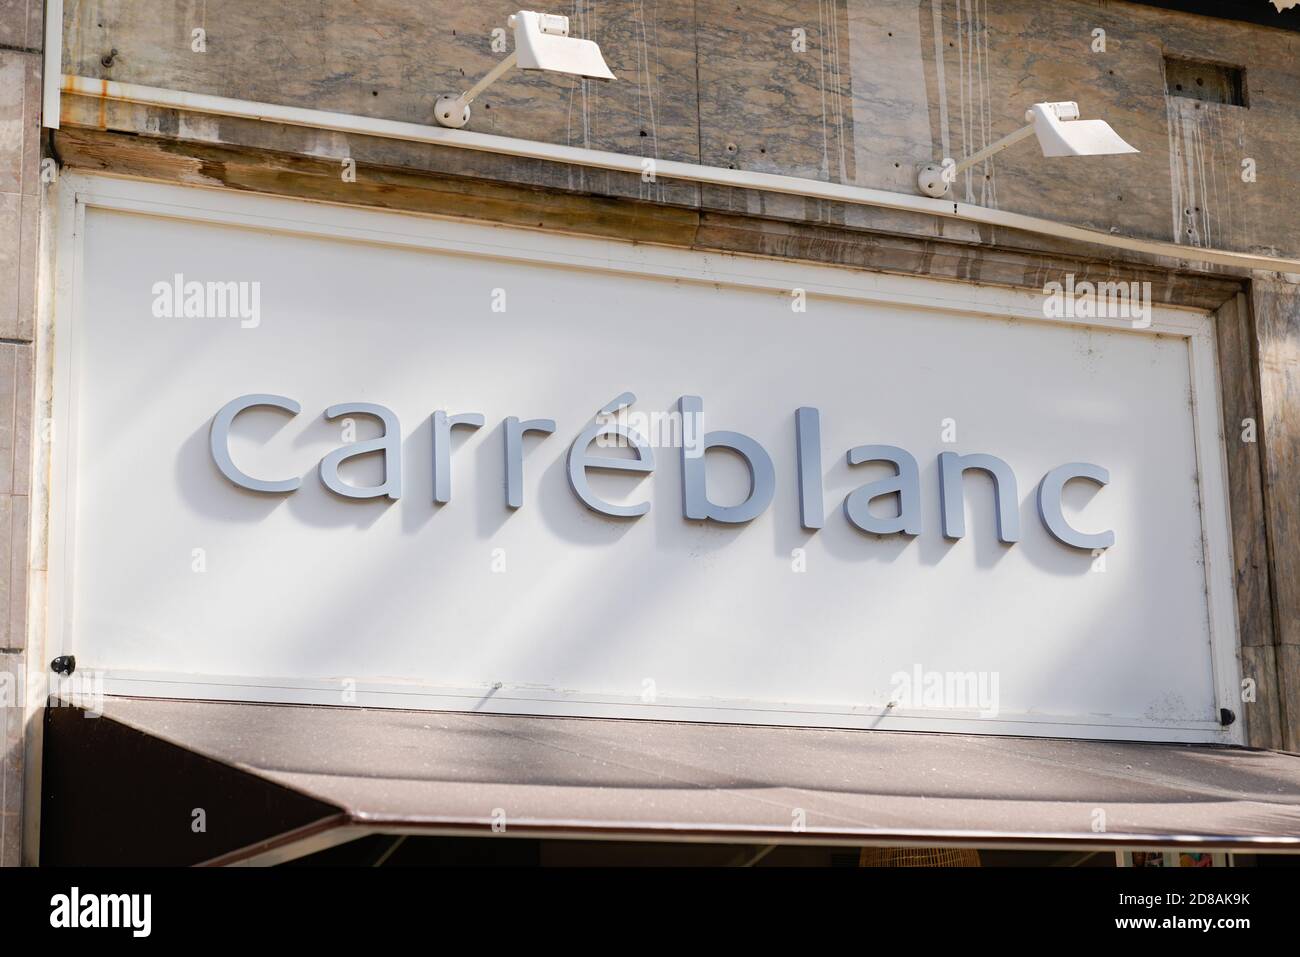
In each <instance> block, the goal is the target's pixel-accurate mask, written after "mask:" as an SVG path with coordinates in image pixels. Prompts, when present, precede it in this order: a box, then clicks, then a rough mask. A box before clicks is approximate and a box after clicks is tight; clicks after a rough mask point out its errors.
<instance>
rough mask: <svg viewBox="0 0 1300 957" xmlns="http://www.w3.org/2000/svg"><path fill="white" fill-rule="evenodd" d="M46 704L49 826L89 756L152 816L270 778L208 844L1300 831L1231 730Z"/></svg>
mask: <svg viewBox="0 0 1300 957" xmlns="http://www.w3.org/2000/svg"><path fill="white" fill-rule="evenodd" d="M48 714H49V718H48V720H47V739H46V754H47V757H46V762H47V764H46V773H45V776H44V780H45V789H44V790H45V793H46V796H47V797H46V809H45V813H44V815H43V823H44V825H45V826H47V827H48V826H49V824H50V814H51V812H53V813H54V814H56V815H57V814H59V813H60V812H59V805H60V801H62V802H63V805H64V810H65V811H67V810H75V811H76V813H77V814H90V813H94V811H93V808H94V802H91V803H90V806H89V807H81V806H80V805H77V806H76V807H75V808H73V807H72V805H74V804H76V802H75V801H70V798H69V795H68V794H67V793H66V792H68V791H69V790H71V789H74V788H82V787H85V786H87V785H86V783H85V782H82V781H79V780H78V776H79V775H82V776H84V773H85V771H86V768H85V767H84V765H86V764H87V763H89V764H90V765H91V767H92V769H93V767H94V766H95V764H94V763H95V761H97V760H103V761H109V763H108V765H107V766H109V767H115V768H117V769H118V771H119V773H120V774H122V775H124V776H125V778H126V779H127V780H134V781H135V785H134V786H135V788H136V789H137V790H140V791H152V792H154V793H156V794H157V795H158V796H159V800H162V801H164V802H166V801H168V800H170V797H169V795H170V794H172V793H173V792H179V793H178V794H177V797H176V807H177V808H178V809H179V810H166V809H165V808H164V809H155V810H152V811H148V812H147V814H146V817H147V818H150V819H155V818H156V817H157V815H158V814H175V813H180V812H182V811H184V812H185V813H186V814H188V813H189V811H187V810H186V809H187V808H191V807H195V806H201V805H197V804H195V803H194V802H195V801H196V800H198V798H197V797H195V796H194V793H193V792H194V791H195V790H200V791H201V790H203V789H204V788H206V789H208V790H210V791H213V792H217V791H220V790H222V787H223V785H218V784H217V783H215V782H216V781H217V780H219V779H220V778H221V774H220V772H221V771H222V770H223V769H224V770H226V771H227V772H228V774H229V775H234V776H237V779H238V781H240V782H242V783H241V787H243V788H244V789H245V790H246V789H247V788H249V787H253V788H257V787H260V788H262V789H263V791H262V792H259V793H258V795H257V796H250V795H249V794H247V793H244V792H243V791H240V790H239V789H238V788H236V789H235V790H234V791H232V792H231V793H232V795H233V799H237V800H236V804H234V805H232V809H230V810H225V811H222V812H221V813H222V814H223V815H225V817H226V818H230V817H231V816H232V815H233V816H238V815H239V813H240V809H241V808H243V807H244V806H245V805H247V804H249V803H250V802H252V803H253V804H256V805H257V807H258V808H266V809H268V812H267V813H268V816H267V819H266V821H265V827H264V830H265V832H266V833H264V834H262V835H259V836H258V837H257V838H256V839H255V840H252V841H247V842H246V843H244V844H241V845H239V846H225V845H222V844H221V843H220V842H215V843H212V842H210V843H209V844H207V845H206V846H205V847H204V848H203V853H204V854H205V855H206V856H205V857H203V858H202V859H218V860H220V861H221V862H222V863H229V862H235V861H238V860H241V859H245V858H251V857H255V856H259V855H260V856H262V857H263V858H264V859H265V860H275V859H277V858H278V857H286V856H292V854H293V853H296V852H295V851H291V850H286V848H290V847H299V848H300V849H314V848H315V847H317V846H325V845H327V844H328V843H331V842H334V841H337V840H341V839H346V838H349V837H354V836H358V835H360V834H363V833H366V832H368V831H381V832H389V833H400V832H410V833H430V834H459V835H473V834H482V835H484V836H488V835H490V834H492V833H493V832H492V824H493V822H494V820H496V821H498V822H499V821H500V819H501V817H502V815H504V822H505V826H506V832H507V833H508V834H510V835H514V836H531V837H537V836H566V837H581V836H601V837H619V838H632V839H651V840H718V841H744V842H761V843H779V842H783V841H819V842H828V843H843V844H881V845H893V844H928V845H945V846H951V845H963V844H965V845H974V846H985V847H987V846H1001V847H1049V846H1050V847H1085V846H1087V847H1094V848H1095V847H1104V846H1114V847H1134V846H1146V847H1154V846H1160V847H1172V846H1182V847H1198V848H1214V849H1224V850H1236V851H1242V852H1247V851H1261V850H1289V851H1296V852H1300V756H1296V755H1292V754H1283V753H1278V752H1270V751H1255V750H1248V749H1244V748H1224V747H1214V746H1208V745H1207V746H1201V745H1174V744H1149V743H1125V742H1103V741H1077V740H1058V739H1044V738H1006V737H989V736H975V735H956V734H921V733H902V732H882V731H827V730H817V729H808V728H761V727H748V726H734V725H704V724H679V723H668V722H658V721H632V720H622V721H620V720H605V719H577V718H552V717H513V716H504V715H489V714H464V713H441V712H412V711H389V710H371V709H358V708H346V707H299V706H285V705H266V704H236V703H226V702H210V701H175V700H158V699H134V698H108V699H107V700H106V702H105V705H104V714H103V716H102V717H99V718H93V719H92V718H86V717H83V716H82V715H81V713H80V712H78V711H76V710H75V709H72V708H68V707H63V708H51V709H50V711H49V712H48ZM148 742H153V743H154V748H155V749H157V748H160V749H163V750H164V751H165V754H164V756H162V757H159V756H157V755H153V754H152V753H151V752H152V749H151V747H150V745H149V743H148ZM133 762H134V764H136V765H139V767H138V768H133ZM196 762H197V763H196ZM105 773H108V772H105ZM200 781H203V782H208V783H205V784H203V785H202V787H200V786H199V783H198V782H200ZM98 786H99V787H101V788H102V787H106V786H117V785H110V784H107V783H104V782H101V783H100V785H98ZM224 787H226V789H227V790H229V789H230V787H231V786H230V785H224ZM51 788H62V789H63V790H64V792H65V793H64V794H61V795H60V794H54V793H53V792H52V791H51ZM212 800H214V798H213V797H212V796H211V795H209V802H211V801H212ZM259 802H260V803H259ZM278 802H288V803H290V804H293V805H294V809H293V813H287V812H281V813H279V814H278V816H276V815H275V814H271V813H270V810H269V809H273V808H278V807H279V803H278ZM83 803H84V802H83ZM1099 812H1101V813H1100V814H1099ZM259 813H260V812H259ZM1102 815H1104V817H1103V816H1102ZM65 816H66V815H65ZM207 817H208V820H209V821H212V820H213V819H214V813H213V812H212V811H209V812H208V815H207ZM254 817H256V815H254ZM272 819H274V820H272ZM115 826H117V827H123V826H128V827H129V824H128V823H127V822H124V821H122V820H121V819H119V820H117V822H116V824H115ZM256 826H257V825H256V823H255V822H254V823H251V824H250V825H249V827H250V828H251V829H252V830H255V829H256ZM248 833H249V830H248V829H246V830H244V831H242V832H241V836H240V837H239V840H243V839H244V838H245V837H246V836H247V834H248ZM331 834H332V836H330V835H331ZM232 841H233V839H231V840H230V841H227V842H226V843H227V844H230V843H231V842H232ZM64 844H65V845H66V846H67V847H66V850H67V851H68V852H69V854H70V855H71V856H75V849H76V847H77V841H75V840H72V839H71V838H66V839H65V841H64ZM43 847H44V848H45V849H46V850H48V851H51V852H53V849H54V848H55V845H54V844H50V843H43ZM82 847H83V850H84V848H85V845H84V843H83V844H82ZM59 853H62V852H59Z"/></svg>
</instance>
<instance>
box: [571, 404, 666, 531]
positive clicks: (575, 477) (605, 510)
mask: <svg viewBox="0 0 1300 957" xmlns="http://www.w3.org/2000/svg"><path fill="white" fill-rule="evenodd" d="M627 394H628V393H625V395H627ZM604 411H605V410H604V409H602V410H601V412H602V413H604ZM599 435H620V436H622V437H623V438H624V439H626V440H627V442H628V444H629V445H631V446H632V448H634V449H635V450H636V458H635V459H617V458H611V457H609V456H604V455H600V456H593V455H588V454H587V448H588V447H589V446H590V445H591V443H592V441H593V440H594V439H595V438H596V437H597V436H599ZM654 467H655V457H654V452H653V451H652V450H651V448H650V445H649V443H647V442H646V440H645V439H644V438H643V437H642V436H641V434H640V433H639V432H637V431H636V430H635V429H631V428H628V427H627V426H625V425H617V424H611V425H602V424H601V423H599V422H593V423H592V424H591V425H589V426H587V427H586V428H585V429H583V430H582V432H581V433H580V434H579V435H578V437H577V438H576V439H575V440H574V442H573V444H572V445H571V446H569V485H570V487H571V488H572V489H573V493H574V494H575V495H577V496H578V498H580V499H582V503H583V504H584V505H586V506H587V508H589V509H591V510H592V511H593V512H600V514H602V515H613V516H615V517H617V518H636V517H637V516H638V515H644V514H645V513H646V512H648V511H650V503H649V502H641V503H639V504H637V505H611V504H610V503H609V502H606V501H603V500H602V499H599V498H597V497H596V494H595V493H594V492H592V490H591V486H590V485H589V484H588V483H587V469H605V470H608V471H612V472H640V473H642V474H644V473H647V472H652V471H654Z"/></svg>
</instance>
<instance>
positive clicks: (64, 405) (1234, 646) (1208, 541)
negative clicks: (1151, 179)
mask: <svg viewBox="0 0 1300 957" xmlns="http://www.w3.org/2000/svg"><path fill="white" fill-rule="evenodd" d="M56 190H57V212H56V219H57V226H56V243H57V254H56V255H57V266H56V268H57V278H56V291H55V321H54V329H55V330H56V333H55V336H56V340H57V341H56V342H54V343H51V342H50V341H48V339H47V340H46V341H43V342H41V343H40V344H39V345H40V348H41V349H43V350H48V349H50V348H51V347H52V346H53V348H54V362H53V381H52V382H50V383H46V384H44V385H45V386H46V387H48V388H50V389H52V392H53V396H54V429H55V434H56V435H57V436H59V441H58V442H57V443H55V445H54V447H53V449H52V452H51V454H52V463H51V469H50V488H49V501H50V503H51V507H50V510H49V548H50V557H49V592H48V608H47V615H48V619H47V632H46V634H47V655H51V656H52V655H55V654H72V653H75V651H76V649H75V648H74V647H73V646H72V642H71V635H72V634H73V633H74V632H75V629H73V627H72V625H73V619H72V616H73V614H74V609H73V607H72V596H73V593H74V591H73V587H72V581H71V567H72V563H71V559H72V556H73V555H74V554H75V532H76V520H75V515H74V514H73V511H74V507H75V501H76V497H75V493H76V476H77V464H76V448H77V435H76V427H77V423H76V417H75V415H74V414H73V410H74V409H76V408H77V403H78V395H77V380H78V374H77V366H76V354H77V349H78V342H79V339H78V326H79V313H80V310H81V306H82V299H81V294H80V293H81V262H82V258H83V257H82V255H81V249H80V246H81V242H82V237H83V236H84V226H83V224H84V217H85V211H86V209H87V208H89V207H95V208H100V209H109V210H118V211H126V212H135V213H143V214H147V215H152V216H158V217H165V218H173V219H181V220H188V221H196V222H205V223H215V224H222V225H228V226H240V227H245V228H252V229H258V230H263V231H270V232H280V233H288V234H296V235H302V236H313V237H320V238H332V239H342V240H347V241H354V242H355V241H361V242H366V243H372V244H379V245H388V246H395V247H402V248H415V249H425V250H436V251H441V252H445V253H451V254H455V255H464V256H473V257H488V258H494V259H499V260H504V261H514V262H525V263H540V264H546V265H549V266H552V267H555V266H557V265H561V266H562V267H568V268H575V269H581V270H597V271H603V272H609V273H616V274H625V275H636V276H650V277H660V278H669V279H675V280H678V281H681V282H690V283H703V284H717V285H726V286H732V287H741V288H749V289H767V290H772V291H774V292H780V293H782V294H788V293H789V290H791V289H793V288H801V289H804V290H805V291H806V292H807V294H808V295H810V296H821V297H827V298H833V299H839V300H848V301H859V302H871V303H882V304H889V305H895V306H904V307H915V308H924V309H926V310H928V311H941V312H946V313H956V314H962V315H967V316H976V317H980V316H982V317H994V318H1002V319H1021V320H1030V321H1035V322H1043V323H1065V324H1069V325H1080V326H1093V327H1102V328H1108V329H1114V330H1122V331H1126V332H1128V333H1130V334H1133V335H1154V334H1160V335H1164V336H1173V337H1179V338H1182V339H1185V340H1186V341H1187V344H1188V355H1189V362H1190V380H1191V384H1192V405H1193V418H1194V429H1195V435H1196V454H1197V461H1198V472H1199V476H1200V489H1201V496H1200V509H1201V525H1202V530H1203V542H1204V559H1205V575H1206V591H1207V601H1208V608H1209V628H1210V636H1211V642H1210V643H1211V664H1212V668H1213V674H1214V688H1215V698H1216V703H1217V706H1218V707H1231V708H1232V710H1233V711H1235V712H1238V714H1240V704H1239V703H1237V702H1238V699H1239V687H1240V667H1239V661H1238V639H1237V616H1236V595H1235V590H1234V586H1233V574H1232V569H1233V562H1232V550H1231V547H1232V546H1231V541H1232V539H1231V533H1230V525H1229V506H1228V492H1227V481H1226V475H1227V460H1226V453H1225V450H1224V444H1223V432H1222V427H1221V417H1220V407H1219V395H1220V389H1219V380H1218V365H1217V359H1216V350H1215V338H1214V325H1213V319H1212V317H1211V316H1210V315H1209V314H1207V313H1205V312H1203V311H1199V310H1192V309H1183V308H1174V307H1167V306H1154V307H1153V310H1152V322H1151V325H1150V326H1149V327H1148V328H1144V329H1139V330H1135V329H1133V327H1132V325H1131V323H1130V322H1129V321H1127V320H1124V319H1109V318H1089V319H1078V318H1060V319H1049V318H1045V316H1044V310H1043V305H1042V302H1043V297H1042V295H1040V294H1038V293H1034V292H1028V291H1024V290H1016V289H1010V288H1003V287H997V286H989V285H976V284H971V283H966V282H957V281H950V280H939V279H931V278H924V277H915V276H899V275H890V274H885V273H873V272H868V271H865V270H860V269H851V268H846V267H836V266H820V265H808V264H804V263H795V262H787V261H783V260H775V259H763V258H759V257H752V256H739V255H731V254H712V253H702V252H698V251H693V250H683V249H675V248H669V247H660V246H653V245H647V244H634V243H628V242H621V241H615V240H608V239H593V238H586V237H579V236H571V235H560V234H555V233H549V232H542V231H536V230H526V229H519V228H515V227H500V226H489V225H480V224H475V223H468V222H464V221H461V220H454V219H450V218H442V217H433V216H422V215H414V214H401V213H393V212H389V211H374V210H369V209H361V208H355V207H345V206H336V205H328V204H324V203H310V202H304V201H302V200H293V199H283V198H272V197H265V196H257V195H252V194H247V193H236V192H233V191H226V190H218V189H205V188H199V187H191V186H174V185H165V184H160V183H153V182H145V181H139V180H127V179H116V178H111V177H107V176H103V175H83V174H68V175H65V176H63V177H62V178H61V179H60V181H59V183H58V185H57V188H56ZM85 664H86V665H87V666H90V667H94V666H95V663H94V662H92V661H86V662H85ZM105 689H106V691H107V692H108V693H110V694H130V695H141V696H157V697H172V698H207V699H214V698H216V699H229V700H245V701H276V702H289V703H319V704H339V703H340V701H339V697H340V696H339V686H338V684H337V682H321V681H315V682H312V681H304V680H301V679H291V678H285V679H248V678H242V677H238V676H218V675H209V676H198V675H193V674H161V673H151V674H141V673H136V672H123V671H112V670H108V671H106V672H105ZM486 690H487V689H484V688H431V687H424V686H418V685H414V684H411V685H394V684H379V683H364V682H358V685H357V688H356V692H357V693H356V702H355V704H356V705H357V706H360V707H397V708H429V709H435V710H456V711H476V710H481V711H498V712H507V713H515V714H518V713H528V714H566V715H574V714H582V715H585V716H591V717H617V718H623V717H640V718H657V719H661V720H682V721H721V722H726V723H753V724H769V725H792V726H798V725H805V726H806V725H821V726H828V727H842V728H863V729H870V728H878V729H888V730H928V731H935V730H939V731H954V732H968V733H969V732H977V733H995V734H1035V735H1043V734H1045V733H1050V734H1051V735H1053V736H1059V737H1078V738H1104V739H1124V740H1159V741H1189V742H1212V743H1222V744H1242V743H1244V721H1242V720H1238V721H1236V722H1235V723H1234V724H1233V725H1231V726H1230V727H1227V728H1224V727H1221V726H1220V725H1219V724H1218V722H1210V721H1203V722H1186V723H1179V724H1156V723H1146V724H1135V723H1133V722H1132V721H1125V720H1122V719H1114V720H1105V719H1102V718H1088V719H1087V720H1084V721H1081V720H1080V719H1079V718H1078V717H1076V716H1060V717H1058V718H1053V717H1051V716H1047V715H1035V716H1034V717H1033V718H1032V719H1029V720H1015V719H1014V718H1005V719H1002V718H1000V719H986V718H979V717H978V716H977V715H975V714H969V715H964V714H961V713H955V712H947V711H945V712H928V713H927V712H924V711H919V710H918V711H912V712H908V713H906V714H899V713H898V712H897V711H894V712H890V713H889V714H884V713H883V712H882V710H881V709H879V708H866V707H861V708H853V707H844V708H840V709H829V708H821V709H818V710H817V711H816V712H812V711H808V710H803V711H800V710H796V709H793V708H790V709H774V707H773V705H772V704H771V703H766V702H732V703H729V705H728V706H727V707H720V706H719V705H718V703H717V702H709V701H693V700H678V701H673V700H666V701H665V700H660V701H657V702H656V703H654V704H645V703H642V702H641V701H640V700H639V699H633V698H624V697H613V696H598V695H573V694H565V693H563V692H539V691H535V690H531V689H530V690H526V691H525V690H523V689H517V690H513V691H512V689H501V690H499V691H497V692H496V693H495V694H492V695H490V696H489V695H487V694H486ZM489 697H490V699H491V700H490V701H487V700H486V699H487V698H489Z"/></svg>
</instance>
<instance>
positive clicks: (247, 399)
mask: <svg viewBox="0 0 1300 957" xmlns="http://www.w3.org/2000/svg"><path fill="white" fill-rule="evenodd" d="M259 405H266V406H271V407H273V408H276V409H283V410H284V411H285V412H288V413H290V414H291V415H297V414H298V413H299V412H301V411H302V406H300V405H299V404H298V403H297V402H295V401H293V399H289V398H286V397H285V396H282V395H263V394H253V395H241V396H240V397H239V398H238V399H231V400H230V401H229V402H227V403H226V404H225V405H223V406H222V407H221V411H220V412H218V413H217V414H216V415H215V416H214V417H213V419H212V430H211V431H210V432H209V433H208V444H209V445H210V446H211V447H212V460H213V461H214V462H216V463H217V468H219V469H221V474H222V475H224V476H225V477H226V478H228V479H230V481H232V482H234V483H235V484H236V485H238V486H239V487H240V488H246V489H248V490H249V491H252V492H271V493H284V492H292V491H293V490H294V489H296V488H297V487H298V486H299V485H301V484H302V480H301V479H296V478H291V479H285V480H284V481H281V482H274V481H265V480H263V479H257V478H253V477H252V476H251V475H249V474H247V473H246V472H242V471H240V469H239V467H238V466H237V465H235V463H234V460H233V459H231V457H230V424H231V423H232V422H234V421H235V416H237V415H239V413H241V412H243V411H244V410H245V409H251V408H254V407H255V406H259Z"/></svg>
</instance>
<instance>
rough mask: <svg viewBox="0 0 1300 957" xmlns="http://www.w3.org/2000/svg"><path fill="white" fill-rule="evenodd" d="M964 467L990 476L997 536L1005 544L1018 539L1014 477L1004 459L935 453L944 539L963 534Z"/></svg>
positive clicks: (1018, 529) (1018, 522) (977, 455)
mask: <svg viewBox="0 0 1300 957" xmlns="http://www.w3.org/2000/svg"><path fill="white" fill-rule="evenodd" d="M967 469H980V470H982V471H984V472H988V473H989V475H991V476H993V487H994V496H995V498H996V499H997V508H998V538H999V539H1001V540H1002V541H1004V542H1006V543H1007V544H1011V543H1012V542H1018V541H1020V509H1019V499H1018V497H1017V495H1016V476H1015V474H1014V473H1013V472H1012V471H1011V466H1009V465H1007V463H1006V462H1003V461H1002V460H1001V459H1000V458H997V457H996V456H993V455H984V454H982V453H976V454H974V455H958V454H957V453H956V452H940V453H939V504H940V508H941V510H942V511H943V536H944V538H961V537H962V536H963V535H965V534H966V501H965V498H964V497H963V495H962V483H961V477H962V473H963V472H965V471H966V470H967Z"/></svg>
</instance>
